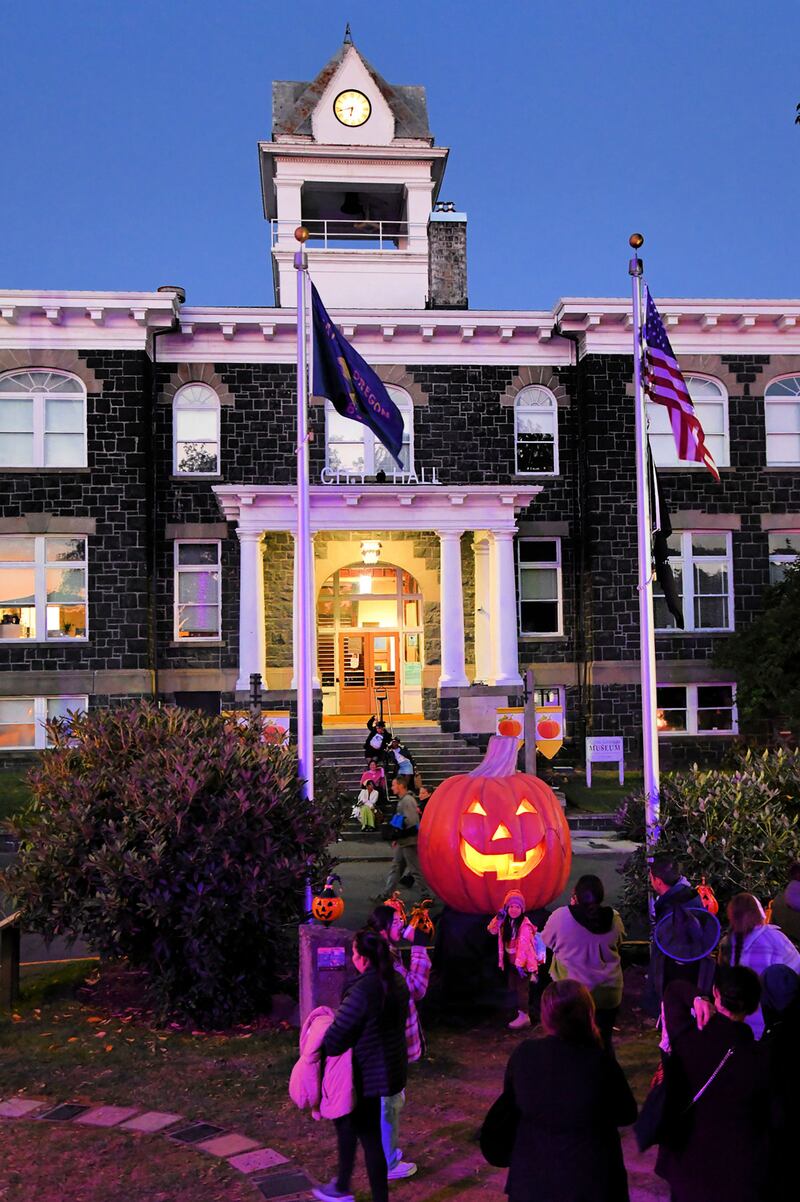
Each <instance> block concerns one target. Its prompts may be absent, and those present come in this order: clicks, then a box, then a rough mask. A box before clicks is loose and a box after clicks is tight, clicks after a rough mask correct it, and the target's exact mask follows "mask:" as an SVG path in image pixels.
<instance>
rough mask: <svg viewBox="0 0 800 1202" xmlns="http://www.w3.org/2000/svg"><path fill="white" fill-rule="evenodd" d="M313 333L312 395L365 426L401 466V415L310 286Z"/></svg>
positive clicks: (380, 383) (380, 381) (383, 386)
mask: <svg viewBox="0 0 800 1202" xmlns="http://www.w3.org/2000/svg"><path fill="white" fill-rule="evenodd" d="M311 306H312V313H313V331H314V379H313V392H314V396H323V397H327V399H328V400H329V401H330V402H331V404H332V405H333V407H334V409H335V410H336V412H337V413H340V414H341V415H342V417H349V418H352V420H353V421H354V422H361V424H362V425H363V426H368V427H369V429H370V430H371V431H372V433H373V434H374V435H375V437H376V438H379V439H380V441H381V442H382V443H383V445H384V446H385V447H386V449H387V451H388V452H389V454H390V455H391V456H392V458H393V459H394V460H395V462H396V463H397V466H398V467H402V464H401V462H400V452H401V450H402V448H403V415H402V413H401V412H400V410H399V409H398V408H397V405H395V403H394V401H393V400H392V398H391V397H390V396H389V393H388V392H387V391H386V386H385V385H384V383H383V381H382V380H380V379H379V378H378V376H377V375H376V374H375V372H374V371H373V370H372V368H371V367H370V366H369V364H368V363H365V362H364V360H363V359H362V358H361V356H360V355H359V353H358V351H357V350H355V349H354V348H353V347H352V346H351V345H350V343H349V342H348V341H347V339H346V338H345V337H344V336H343V335H342V333H341V331H340V330H339V329H338V328H337V327H336V326H335V325H334V324H333V322H332V321H331V319H330V317H329V316H328V314H327V312H326V310H325V306H324V305H323V303H322V301H321V300H320V298H319V293H318V292H317V290H316V288H315V287H314V285H313V284H312V285H311Z"/></svg>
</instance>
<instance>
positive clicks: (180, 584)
mask: <svg viewBox="0 0 800 1202" xmlns="http://www.w3.org/2000/svg"><path fill="white" fill-rule="evenodd" d="M221 548H222V544H221V543H219V542H199V541H197V542H195V541H189V542H176V543H175V638H176V639H192V640H198V639H219V638H221V637H222V591H221V588H220V553H221Z"/></svg>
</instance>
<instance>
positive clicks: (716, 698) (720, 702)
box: [697, 684, 733, 709]
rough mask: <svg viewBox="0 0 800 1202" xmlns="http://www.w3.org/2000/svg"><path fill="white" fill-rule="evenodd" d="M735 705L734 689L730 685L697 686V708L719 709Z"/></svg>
mask: <svg viewBox="0 0 800 1202" xmlns="http://www.w3.org/2000/svg"><path fill="white" fill-rule="evenodd" d="M732 705H733V688H732V686H731V685H729V684H699V685H698V686H697V708H698V709H708V708H711V709H719V708H720V707H723V706H727V707H728V708H730V707H731V706H732Z"/></svg>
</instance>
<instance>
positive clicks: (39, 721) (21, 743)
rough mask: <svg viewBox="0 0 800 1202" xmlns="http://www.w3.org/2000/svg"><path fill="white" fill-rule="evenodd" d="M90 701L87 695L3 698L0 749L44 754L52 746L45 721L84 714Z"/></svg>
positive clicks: (0, 720) (0, 713)
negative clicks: (44, 749) (34, 751)
mask: <svg viewBox="0 0 800 1202" xmlns="http://www.w3.org/2000/svg"><path fill="white" fill-rule="evenodd" d="M87 702H88V698H87V697H85V696H68V697H3V698H0V749H2V750H3V751H25V750H36V751H41V750H42V749H43V748H44V747H48V746H49V745H50V740H49V738H48V735H47V731H46V729H45V722H47V721H49V720H51V719H53V718H66V719H69V717H70V715H71V714H76V713H85V711H86V707H87Z"/></svg>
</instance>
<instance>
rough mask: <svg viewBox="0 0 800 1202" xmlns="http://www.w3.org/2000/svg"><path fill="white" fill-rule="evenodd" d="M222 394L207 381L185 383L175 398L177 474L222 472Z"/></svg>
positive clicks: (174, 427) (174, 426)
mask: <svg viewBox="0 0 800 1202" xmlns="http://www.w3.org/2000/svg"><path fill="white" fill-rule="evenodd" d="M219 427H220V408H219V398H218V396H217V394H216V393H215V392H214V390H213V388H209V387H208V385H207V384H186V385H185V386H184V387H183V388H181V389H179V391H178V392H176V393H175V400H174V401H173V402H172V430H173V461H172V462H173V470H174V472H175V475H176V476H216V475H219V470H220V469H219Z"/></svg>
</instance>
